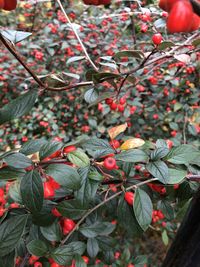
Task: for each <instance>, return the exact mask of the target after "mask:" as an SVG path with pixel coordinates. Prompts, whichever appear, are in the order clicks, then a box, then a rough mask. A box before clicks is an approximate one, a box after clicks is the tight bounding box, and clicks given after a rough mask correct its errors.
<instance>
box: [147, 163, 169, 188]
mask: <svg viewBox="0 0 200 267" xmlns="http://www.w3.org/2000/svg"><path fill="white" fill-rule="evenodd" d="M146 169H147V171H148V172H150V173H151V175H153V177H155V178H158V180H159V181H160V182H162V183H164V184H167V183H168V182H169V169H168V167H167V165H166V163H164V162H163V161H161V160H158V161H152V162H150V163H148V164H147V165H146Z"/></svg>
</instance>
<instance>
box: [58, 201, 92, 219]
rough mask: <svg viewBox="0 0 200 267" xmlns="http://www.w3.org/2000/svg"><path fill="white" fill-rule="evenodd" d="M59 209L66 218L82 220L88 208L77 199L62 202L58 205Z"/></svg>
mask: <svg viewBox="0 0 200 267" xmlns="http://www.w3.org/2000/svg"><path fill="white" fill-rule="evenodd" d="M57 209H58V211H59V212H60V213H61V214H62V215H63V216H64V217H67V218H70V219H73V220H77V219H80V218H81V217H82V216H83V214H84V213H85V212H86V211H87V207H85V206H83V205H82V204H81V203H80V202H79V201H77V200H75V199H72V200H66V201H62V202H60V203H59V204H58V205H57Z"/></svg>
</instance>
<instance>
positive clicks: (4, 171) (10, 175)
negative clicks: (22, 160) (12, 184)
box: [0, 166, 26, 180]
mask: <svg viewBox="0 0 200 267" xmlns="http://www.w3.org/2000/svg"><path fill="white" fill-rule="evenodd" d="M25 173H26V171H25V170H24V169H21V170H20V169H14V168H11V167H7V166H6V167H3V168H1V169H0V179H1V180H12V179H17V178H20V177H23V176H24V174H25Z"/></svg>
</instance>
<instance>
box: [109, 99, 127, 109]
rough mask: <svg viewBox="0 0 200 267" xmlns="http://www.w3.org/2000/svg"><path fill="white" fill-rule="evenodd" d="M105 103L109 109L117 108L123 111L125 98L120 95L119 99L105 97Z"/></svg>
mask: <svg viewBox="0 0 200 267" xmlns="http://www.w3.org/2000/svg"><path fill="white" fill-rule="evenodd" d="M105 103H106V104H107V105H109V107H110V109H111V110H118V111H119V112H123V111H124V109H125V104H126V98H125V97H122V98H120V99H119V101H118V102H117V101H114V100H113V99H112V98H107V99H106V100H105Z"/></svg>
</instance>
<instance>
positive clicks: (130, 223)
mask: <svg viewBox="0 0 200 267" xmlns="http://www.w3.org/2000/svg"><path fill="white" fill-rule="evenodd" d="M117 215H118V221H119V224H120V225H121V226H122V227H123V228H124V229H126V231H127V232H128V234H129V235H131V236H134V237H138V236H141V234H142V233H143V230H142V228H141V227H140V225H139V224H138V222H137V220H136V218H135V214H134V212H133V208H132V207H130V205H128V204H127V202H126V201H124V197H121V198H120V200H119V204H118V207H117ZM124 218H126V219H124Z"/></svg>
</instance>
